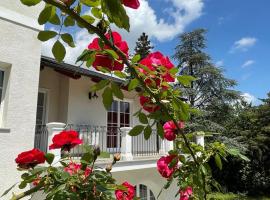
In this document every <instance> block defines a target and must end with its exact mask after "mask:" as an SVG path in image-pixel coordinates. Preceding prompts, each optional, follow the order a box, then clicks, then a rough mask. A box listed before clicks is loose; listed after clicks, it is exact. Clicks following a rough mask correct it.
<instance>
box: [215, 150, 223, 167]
mask: <svg viewBox="0 0 270 200" xmlns="http://www.w3.org/2000/svg"><path fill="white" fill-rule="evenodd" d="M215 162H216V165H217V167H218V168H219V169H220V170H222V161H221V158H220V156H219V155H218V154H216V155H215Z"/></svg>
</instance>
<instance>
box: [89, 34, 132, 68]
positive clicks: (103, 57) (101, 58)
mask: <svg viewBox="0 0 270 200" xmlns="http://www.w3.org/2000/svg"><path fill="white" fill-rule="evenodd" d="M105 36H106V38H107V39H108V40H111V39H112V40H113V43H114V45H115V46H117V47H118V48H119V49H120V50H121V51H122V52H123V53H125V55H126V56H127V57H128V50H129V49H128V45H127V42H126V41H122V37H121V35H120V34H119V33H117V32H112V33H111V34H109V33H107V34H106V35H105ZM111 36H112V37H111ZM88 49H89V50H99V51H100V50H101V49H102V48H101V47H100V44H99V39H98V38H95V39H94V40H93V41H92V42H91V43H90V44H89V45H88ZM104 50H111V48H110V47H108V46H105V47H104ZM118 56H119V55H118ZM99 66H101V67H105V68H108V69H109V70H111V71H114V70H119V71H122V70H123V68H124V64H123V60H122V59H121V58H119V59H117V60H114V59H113V58H112V57H111V56H110V55H108V53H97V54H96V56H95V61H94V62H93V67H94V68H95V69H96V70H99V68H98V67H99Z"/></svg>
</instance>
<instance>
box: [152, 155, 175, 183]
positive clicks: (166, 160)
mask: <svg viewBox="0 0 270 200" xmlns="http://www.w3.org/2000/svg"><path fill="white" fill-rule="evenodd" d="M175 158H176V156H175V155H169V156H162V157H161V158H160V159H159V160H158V161H157V169H158V172H159V173H160V174H161V176H163V177H164V178H170V177H171V175H172V174H173V172H174V171H175V169H176V168H177V163H175V165H174V166H172V168H170V167H169V165H170V163H171V162H172V160H173V159H175Z"/></svg>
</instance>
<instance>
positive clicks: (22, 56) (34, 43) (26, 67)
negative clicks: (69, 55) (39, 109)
mask: <svg viewBox="0 0 270 200" xmlns="http://www.w3.org/2000/svg"><path fill="white" fill-rule="evenodd" d="M0 9H1V11H0V66H1V67H3V68H6V69H7V71H9V76H8V77H6V78H7V87H6V92H5V95H4V105H1V106H2V107H4V113H3V116H2V120H1V121H2V123H1V127H0V147H1V152H0V160H1V162H0V193H1V194H2V193H3V191H4V190H5V189H7V188H8V187H10V186H11V185H13V184H14V183H15V182H18V179H19V175H20V173H19V172H17V170H16V164H15V162H14V159H15V158H16V156H17V155H18V153H20V152H22V151H25V150H29V149H32V148H33V144H34V129H35V119H36V104H37V91H38V78H39V68H40V52H41V43H40V42H39V41H38V40H37V39H36V38H37V34H38V32H37V31H35V30H33V29H31V28H28V27H26V26H23V25H21V24H16V23H14V22H12V21H10V19H5V18H4V17H3V16H4V15H5V14H8V13H3V10H5V11H6V10H9V9H10V10H9V11H10V12H11V13H12V12H17V11H18V12H20V15H21V16H24V17H25V18H27V19H29V20H30V21H31V20H32V21H34V18H32V17H34V16H35V17H37V16H36V14H37V12H38V9H39V8H38V7H36V8H33V7H32V8H31V9H27V8H23V6H21V3H20V1H19V0H14V1H8V0H1V1H0ZM30 17H31V18H30ZM18 20H19V19H18ZM20 20H21V19H20ZM21 22H22V20H21ZM37 26H38V25H37V24H36V27H37ZM3 128H6V129H3ZM3 199H9V198H7V197H6V198H3Z"/></svg>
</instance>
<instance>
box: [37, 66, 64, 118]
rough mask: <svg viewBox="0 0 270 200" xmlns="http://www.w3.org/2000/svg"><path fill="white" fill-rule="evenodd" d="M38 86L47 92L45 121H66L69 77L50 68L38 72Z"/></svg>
mask: <svg viewBox="0 0 270 200" xmlns="http://www.w3.org/2000/svg"><path fill="white" fill-rule="evenodd" d="M39 88H40V89H43V90H45V91H46V93H47V105H46V109H47V116H46V121H47V122H64V123H65V122H66V120H67V111H68V110H67V109H68V92H69V78H68V77H67V76H64V75H62V74H60V73H58V72H56V71H54V70H53V69H52V68H49V67H45V68H44V69H43V70H42V71H41V72H40V78H39Z"/></svg>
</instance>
